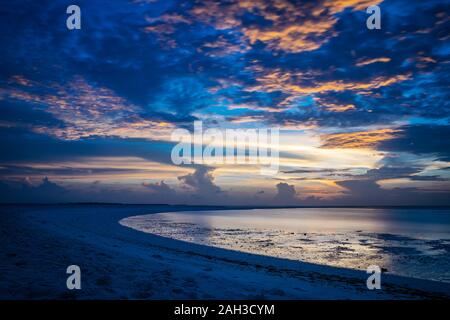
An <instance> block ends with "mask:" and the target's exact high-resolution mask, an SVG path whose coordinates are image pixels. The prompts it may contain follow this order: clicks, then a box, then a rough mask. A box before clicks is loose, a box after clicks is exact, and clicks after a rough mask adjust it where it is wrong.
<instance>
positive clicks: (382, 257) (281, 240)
mask: <svg viewBox="0 0 450 320" xmlns="http://www.w3.org/2000/svg"><path fill="white" fill-rule="evenodd" d="M120 223H121V224H123V225H126V226H128V227H131V228H134V229H137V230H140V231H143V232H149V233H154V234H158V235H161V236H164V237H170V238H174V239H178V240H184V241H188V242H194V243H197V244H203V245H209V246H217V247H222V248H228V249H233V250H239V251H245V252H251V253H256V254H265V255H269V256H275V257H282V258H288V259H293V260H302V261H308V262H313V263H319V264H326V265H333V266H341V267H347V268H352V269H361V270H365V269H366V268H367V267H368V266H369V265H373V264H374V265H378V266H380V267H383V268H386V269H387V272H388V273H392V274H399V275H405V276H410V277H416V278H423V279H432V280H438V281H445V282H450V254H449V250H450V210H435V209H348V208H301V209H298V208H297V209H255V210H224V211H201V212H176V213H161V214H151V215H144V216H136V217H130V218H126V219H124V220H122V221H121V222H120Z"/></svg>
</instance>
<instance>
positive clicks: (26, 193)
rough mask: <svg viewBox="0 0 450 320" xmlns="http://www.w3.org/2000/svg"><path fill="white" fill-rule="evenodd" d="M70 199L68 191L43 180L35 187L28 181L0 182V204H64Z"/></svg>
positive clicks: (47, 180) (46, 179)
mask: <svg viewBox="0 0 450 320" xmlns="http://www.w3.org/2000/svg"><path fill="white" fill-rule="evenodd" d="M69 198H70V194H69V191H68V190H67V189H66V188H64V187H62V186H60V185H58V184H56V183H54V182H52V181H50V180H49V179H48V178H47V177H45V178H43V179H42V181H41V183H40V184H39V185H37V186H34V185H32V184H31V183H30V182H29V181H28V179H24V180H22V181H21V182H15V181H0V202H2V203H15V202H19V203H27V202H29V203H47V202H65V201H67V200H68V199H69Z"/></svg>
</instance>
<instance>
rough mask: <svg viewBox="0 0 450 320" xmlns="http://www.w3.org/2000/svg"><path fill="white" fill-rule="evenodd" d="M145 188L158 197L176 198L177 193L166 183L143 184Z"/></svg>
mask: <svg viewBox="0 0 450 320" xmlns="http://www.w3.org/2000/svg"><path fill="white" fill-rule="evenodd" d="M142 185H143V186H144V187H146V188H147V189H149V190H150V191H151V192H152V193H156V194H158V195H163V196H174V195H176V191H175V190H174V189H172V188H171V187H170V186H169V185H167V184H166V183H164V181H161V182H156V183H146V182H144V183H143V184H142Z"/></svg>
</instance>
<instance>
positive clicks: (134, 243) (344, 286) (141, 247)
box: [0, 206, 450, 299]
mask: <svg viewBox="0 0 450 320" xmlns="http://www.w3.org/2000/svg"><path fill="white" fill-rule="evenodd" d="M171 209H172V210H171ZM173 209H175V210H173ZM192 209H194V210H202V208H200V207H197V208H192V207H182V206H180V207H168V206H159V207H158V206H142V207H139V208H137V207H133V206H131V207H127V206H125V207H123V206H122V207H111V206H108V207H104V206H90V207H89V208H86V207H79V206H73V207H64V208H62V207H56V208H55V207H51V208H50V207H49V208H33V209H30V208H18V209H17V210H15V212H13V213H11V212H2V216H1V218H2V220H4V221H2V222H6V224H5V225H6V226H8V225H9V227H10V228H9V229H5V230H11V229H12V228H11V225H15V226H16V227H18V228H23V230H24V231H23V232H22V234H17V232H16V233H14V232H11V231H8V232H9V233H10V234H9V237H10V238H12V239H2V240H3V241H6V240H13V241H16V245H15V246H10V247H4V248H2V251H3V250H5V251H8V252H5V254H6V255H8V254H10V255H12V253H11V252H9V251H12V250H14V251H18V252H20V255H21V257H22V258H24V259H27V260H28V261H31V262H33V261H34V263H28V267H29V268H30V270H25V269H27V268H26V266H25V267H23V268H22V269H23V270H21V271H22V272H19V271H20V268H19V270H16V269H18V268H17V265H16V263H17V262H16V263H14V261H13V259H11V261H9V260H7V261H6V262H7V263H6V265H5V266H2V272H4V275H6V277H5V278H6V279H7V280H8V282H9V283H8V284H6V285H5V284H3V285H0V297H1V298H8V297H9V298H13V299H14V298H26V297H27V295H26V291H27V289H26V288H28V289H29V286H28V284H29V283H33V284H34V286H35V287H32V289H33V290H35V291H36V292H39V291H40V290H42V287H46V288H53V290H48V291H46V293H45V294H36V295H33V296H32V297H31V298H37V299H41V298H44V299H46V298H63V299H65V298H72V297H66V296H65V294H67V292H66V290H65V288H64V287H63V284H65V279H66V274H65V272H64V271H65V269H64V266H67V265H68V264H79V265H80V267H81V269H82V270H87V275H86V276H85V277H84V278H83V279H84V281H83V283H84V288H85V290H80V292H77V293H76V295H77V296H76V298H80V299H92V298H94V299H255V298H261V297H264V298H266V299H422V298H449V297H450V285H448V284H445V283H440V282H433V281H428V280H419V279H413V278H404V277H400V276H393V275H383V277H382V290H375V291H369V290H368V289H367V288H366V279H367V276H368V275H367V274H366V273H364V272H361V271H357V270H350V269H343V268H335V267H329V266H322V265H315V264H311V263H306V262H298V261H293V260H286V259H280V258H274V257H268V256H260V255H254V254H249V253H243V252H237V251H231V250H227V249H221V248H215V247H207V246H203V245H198V244H193V243H186V242H183V241H179V240H174V239H168V238H163V237H160V236H157V235H152V234H148V233H144V232H141V231H137V230H133V229H131V228H129V227H125V226H122V225H121V224H119V221H120V220H121V219H123V218H126V217H130V216H133V215H141V214H151V213H162V212H171V211H187V210H192ZM204 209H205V208H203V210H204ZM207 209H210V208H207ZM2 211H5V208H2ZM6 211H8V210H6ZM9 211H11V210H9ZM13 211H14V210H13ZM18 230H20V229H18ZM8 232H6V236H5V235H4V237H6V238H8ZM16 238H17V239H16ZM49 241H51V242H50V243H49ZM17 242H19V243H17ZM30 242H32V246H31V247H29V248H28V247H26V246H27V245H30ZM33 245H35V246H37V247H35V248H33ZM15 254H16V255H19V254H17V253H15ZM16 260H17V259H16ZM9 262H11V263H9ZM46 262H47V264H45V263H46ZM42 264H45V265H44V266H42ZM52 268H56V271H53V273H51V272H52V271H51V270H53V269H52ZM58 268H59V269H58ZM47 269H48V270H47ZM58 270H59V271H61V272H60V273H58V272H57V271H58ZM18 283H19V288H17V284H18ZM20 283H23V284H25V285H24V287H23V288H20ZM13 284H14V286H15V287H16V288H15V289H14V290H15V291H14V292H15V294H13V295H11V294H8V292H10V291H11V289H8V288H9V287H13ZM143 284H144V285H143ZM8 285H9V286H8ZM8 290H10V291H8ZM22 290H23V292H22ZM24 292H25V293H24Z"/></svg>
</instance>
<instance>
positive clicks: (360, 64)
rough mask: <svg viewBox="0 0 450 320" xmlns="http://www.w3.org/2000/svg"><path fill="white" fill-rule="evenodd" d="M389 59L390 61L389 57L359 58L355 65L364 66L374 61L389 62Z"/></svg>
mask: <svg viewBox="0 0 450 320" xmlns="http://www.w3.org/2000/svg"><path fill="white" fill-rule="evenodd" d="M389 61H391V58H386V57H381V58H374V59H365V60H359V61H358V62H357V63H356V66H357V67H362V66H365V65H368V64H372V63H376V62H383V63H386V62H389Z"/></svg>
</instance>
